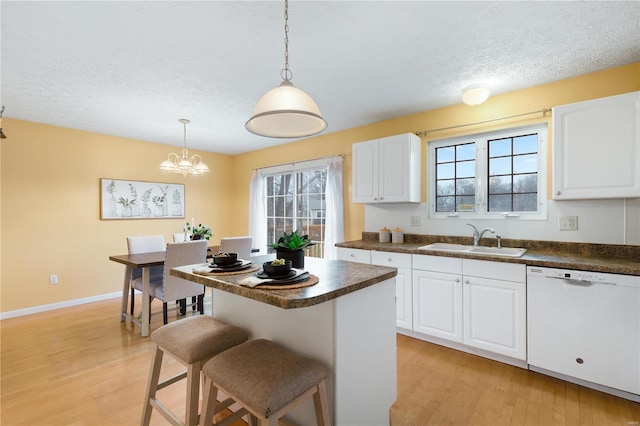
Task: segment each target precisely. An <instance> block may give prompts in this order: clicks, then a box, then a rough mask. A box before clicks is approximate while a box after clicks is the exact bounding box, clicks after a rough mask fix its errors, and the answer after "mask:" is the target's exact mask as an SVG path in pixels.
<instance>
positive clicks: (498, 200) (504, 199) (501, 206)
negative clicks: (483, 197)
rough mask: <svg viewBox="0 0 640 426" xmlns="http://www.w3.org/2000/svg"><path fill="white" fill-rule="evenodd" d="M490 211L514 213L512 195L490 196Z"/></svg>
mask: <svg viewBox="0 0 640 426" xmlns="http://www.w3.org/2000/svg"><path fill="white" fill-rule="evenodd" d="M489 211H492V212H510V211H513V210H511V194H508V195H489Z"/></svg>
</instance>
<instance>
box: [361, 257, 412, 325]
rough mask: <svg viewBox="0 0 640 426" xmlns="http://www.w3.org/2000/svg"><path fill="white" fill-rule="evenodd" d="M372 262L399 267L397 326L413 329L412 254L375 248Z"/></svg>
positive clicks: (397, 279)
mask: <svg viewBox="0 0 640 426" xmlns="http://www.w3.org/2000/svg"><path fill="white" fill-rule="evenodd" d="M371 263H372V264H373V265H380V266H391V267H394V268H398V275H397V276H396V326H398V327H401V328H405V329H407V330H411V328H412V325H413V306H412V300H413V295H412V285H411V282H412V279H411V255H410V254H407V253H391V252H384V251H375V250H374V251H372V252H371Z"/></svg>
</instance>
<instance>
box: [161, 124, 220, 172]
mask: <svg viewBox="0 0 640 426" xmlns="http://www.w3.org/2000/svg"><path fill="white" fill-rule="evenodd" d="M178 121H179V122H181V123H182V125H183V126H184V148H182V157H180V156H179V155H178V154H174V153H173V152H172V153H170V154H169V155H168V156H167V159H166V160H164V161H163V162H162V164H160V169H162V170H164V171H167V172H171V173H182V176H186V175H187V174H192V175H199V174H201V173H206V172H208V171H209V167H207V165H206V164H204V163H203V162H202V158H201V157H200V156H199V155H197V154H196V155H194V156H192V157H191V158H189V151H187V124H189V123H191V121H189V120H187V119H186V118H181V119H180V120H178Z"/></svg>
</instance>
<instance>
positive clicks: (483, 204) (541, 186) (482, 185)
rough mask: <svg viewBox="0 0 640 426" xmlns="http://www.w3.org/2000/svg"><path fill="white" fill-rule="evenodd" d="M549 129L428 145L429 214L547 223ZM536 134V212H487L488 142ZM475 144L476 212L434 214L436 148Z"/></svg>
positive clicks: (538, 127) (523, 129)
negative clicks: (545, 221)
mask: <svg viewBox="0 0 640 426" xmlns="http://www.w3.org/2000/svg"><path fill="white" fill-rule="evenodd" d="M548 131H549V130H548V126H547V124H546V123H538V124H534V125H529V126H520V127H511V128H505V129H499V130H494V131H489V132H482V133H475V134H469V135H464V136H456V137H452V138H446V139H438V140H432V141H428V142H427V202H428V214H429V217H430V218H434V219H451V218H465V219H474V220H477V219H515V220H518V219H519V220H546V219H547V215H548V206H547V204H548V202H547V181H548V175H547V170H548V164H547V151H548V146H547V139H548ZM533 133H536V134H537V135H538V141H537V147H538V153H537V155H538V158H537V172H536V173H537V181H538V188H537V206H538V209H537V211H535V212H534V211H530V212H526V211H508V212H504V211H500V212H499V211H496V212H491V211H489V206H488V198H489V152H488V141H489V140H495V139H504V138H515V137H518V136H523V135H528V134H533ZM467 143H475V152H476V156H475V169H476V175H475V211H473V212H464V211H459V212H436V195H437V194H436V192H437V190H436V148H443V147H447V146H457V145H463V144H467Z"/></svg>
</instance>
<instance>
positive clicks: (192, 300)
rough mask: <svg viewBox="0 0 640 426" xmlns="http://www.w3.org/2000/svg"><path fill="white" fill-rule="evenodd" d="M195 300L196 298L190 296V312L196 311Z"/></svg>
mask: <svg viewBox="0 0 640 426" xmlns="http://www.w3.org/2000/svg"><path fill="white" fill-rule="evenodd" d="M196 300H198V297H197V296H191V310H192V311H195V310H196Z"/></svg>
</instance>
